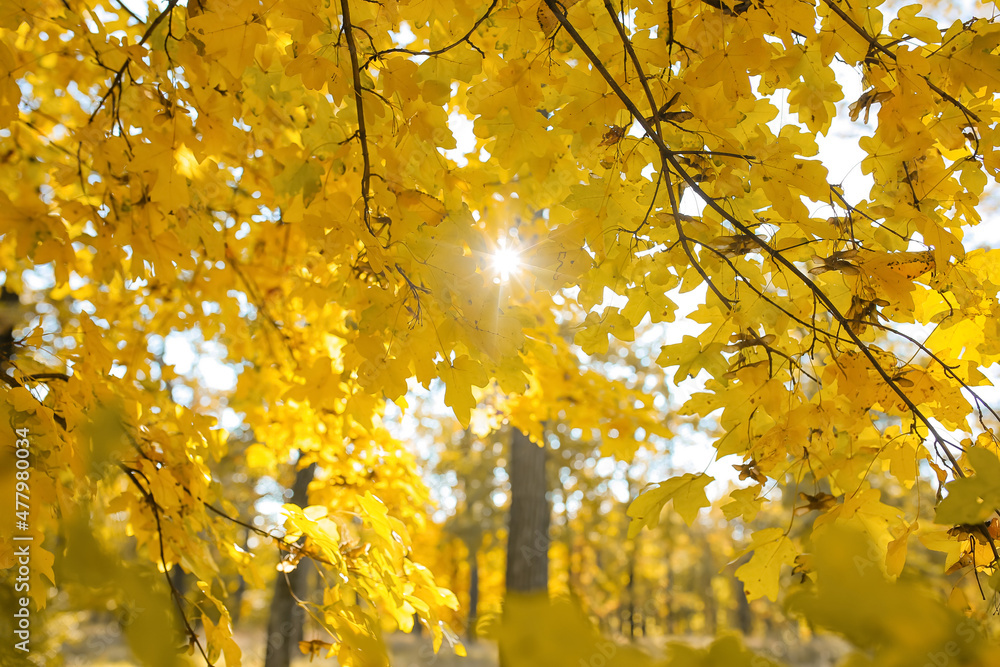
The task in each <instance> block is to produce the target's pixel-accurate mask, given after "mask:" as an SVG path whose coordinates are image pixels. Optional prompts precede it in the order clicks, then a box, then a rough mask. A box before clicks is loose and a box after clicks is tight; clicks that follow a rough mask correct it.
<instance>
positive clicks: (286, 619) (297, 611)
mask: <svg viewBox="0 0 1000 667" xmlns="http://www.w3.org/2000/svg"><path fill="white" fill-rule="evenodd" d="M315 471H316V464H315V463H313V464H310V465H308V466H306V467H304V468H299V470H298V471H297V472H296V473H295V484H294V485H293V486H292V501H291V502H292V503H293V504H295V505H298V506H299V507H306V506H307V505H308V504H309V498H308V491H309V483H310V482H311V481H312V478H313V474H314V473H315ZM302 565H304V564H303V563H300V567H296V568H295V569H294V570H292V571H291V572H287V573H282V572H279V573H278V577H277V579H276V580H275V582H274V597H273V598H271V613H270V618H269V619H268V622H267V655H266V657H265V658H264V667H289V665H290V664H291V661H292V650H293V648H294V647H295V645H296V644H297V642H298V640H299V638H300V637H302V625H303V621H304V620H305V614H304V612H303V610H302V608H301V607H300V606H299V605H298V604H297V603H296V599H300V600H301V599H303V598H304V597H305V596H306V573H307V570H306V568H305V567H302Z"/></svg>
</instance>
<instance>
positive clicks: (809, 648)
mask: <svg viewBox="0 0 1000 667" xmlns="http://www.w3.org/2000/svg"><path fill="white" fill-rule="evenodd" d="M236 639H237V641H238V642H239V644H240V646H241V647H243V667H263V664H264V658H263V633H249V632H247V633H240V632H237V637H236ZM671 641H676V642H680V643H683V644H686V645H688V646H695V647H702V646H706V645H708V644H709V643H710V642H711V641H712V639H711V638H710V637H697V636H679V637H670V638H667V640H666V641H663V640H656V641H653V640H640V641H639V642H638V648H640V649H641V650H642V651H643V652H645V653H647V654H649V655H653V656H657V657H659V656H662V655H663V654H664V646H665V645H666V643H668V642H671ZM387 643H388V646H389V651H390V654H391V662H390V664H391V665H392V667H496V666H497V651H496V645H495V644H494V643H492V642H489V641H478V642H471V643H467V644H466V650H467V652H468V656H467V657H464V658H462V657H459V656H456V655H454V654H453V653H452V652H451V651H449V650H448V649H447V648H443V649H442V650H441V651H440V652H439V653H438V654H436V655H435V654H434V652H433V650H432V649H431V641H430V639H429V638H428V637H426V636H423V637H415V636H413V635H405V634H399V633H397V634H393V635H389V636H388V637H387ZM746 644H747V646H748V648H750V649H752V650H754V651H755V652H757V653H758V654H759V655H762V656H764V657H766V658H770V659H773V660H775V661H776V662H778V663H781V664H784V665H787V666H788V667H833V666H834V665H835V664H837V662H838V661H839V660H840V659H841V658H842V657H843V656H844V655H845V653H846V644H845V643H844V642H842V641H840V640H838V639H836V638H834V637H826V636H819V637H814V638H812V639H811V640H809V641H807V642H787V641H784V640H782V639H780V638H772V639H765V638H758V637H752V638H750V639H748V640H746ZM88 653H89V655H88ZM100 653H101V654H100V655H94V654H93V652H89V651H79V650H74V649H73V648H69V647H67V650H66V651H65V653H64V654H63V657H64V658H65V659H66V663H65V664H66V665H67V667H82V666H83V665H87V666H88V667H134V666H135V665H136V664H137V663H136V662H135V661H134V660H132V659H131V656H130V652H129V649H128V647H127V646H125V645H124V643H118V642H115V643H114V644H113V645H108V646H106V648H105V649H104V650H103V651H101V652H100ZM190 664H191V665H202V664H204V663H203V662H202V661H201V660H200V657H199V659H197V660H196V659H194V658H192V659H191V660H190ZM219 664H220V665H222V664H224V661H220V663H219ZM311 664H312V665H335V664H336V661H335V660H333V659H331V660H324V659H322V658H319V659H314V660H313V662H312V663H311ZM306 665H310V661H309V658H308V656H303V655H298V654H297V655H296V657H295V658H294V659H293V661H292V667H305V666H306Z"/></svg>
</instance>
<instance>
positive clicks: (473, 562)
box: [465, 547, 479, 642]
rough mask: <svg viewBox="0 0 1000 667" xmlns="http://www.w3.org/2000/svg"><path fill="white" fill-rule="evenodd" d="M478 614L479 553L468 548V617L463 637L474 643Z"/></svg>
mask: <svg viewBox="0 0 1000 667" xmlns="http://www.w3.org/2000/svg"><path fill="white" fill-rule="evenodd" d="M478 613H479V553H478V551H477V550H476V549H474V548H471V547H470V548H469V615H468V621H467V625H466V628H465V636H466V637H467V638H468V640H469V641H471V642H474V641H476V621H477V615H478Z"/></svg>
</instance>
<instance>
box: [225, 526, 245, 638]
mask: <svg viewBox="0 0 1000 667" xmlns="http://www.w3.org/2000/svg"><path fill="white" fill-rule="evenodd" d="M243 551H246V552H249V551H250V529H249V528H244V529H243ZM236 582H237V584H236V590H235V591H233V602H232V604H231V605H229V609H230V614H231V615H232V621H233V627H234V628H235V627H236V624H237V623H239V622H240V617H241V616H242V613H241V611H242V609H243V594H244V593H246V592H247V582H246V579H244V578H243V575H242V574H237V575H236Z"/></svg>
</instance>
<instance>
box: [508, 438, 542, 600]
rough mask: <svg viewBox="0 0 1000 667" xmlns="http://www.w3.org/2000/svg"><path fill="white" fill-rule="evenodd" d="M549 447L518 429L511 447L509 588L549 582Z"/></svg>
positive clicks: (536, 587)
mask: <svg viewBox="0 0 1000 667" xmlns="http://www.w3.org/2000/svg"><path fill="white" fill-rule="evenodd" d="M545 459H546V456H545V448H544V447H539V446H538V445H536V444H534V443H533V442H531V441H530V440H528V436H527V435H525V434H524V433H522V432H521V431H518V430H516V429H515V430H514V431H513V433H512V436H511V447H510V465H509V476H510V524H509V530H508V536H507V592H508V593H510V592H518V593H537V592H542V591H547V590H548V586H549V521H550V517H549V514H550V510H549V503H548V501H547V500H546V498H545V492H546V486H547V482H546V477H545Z"/></svg>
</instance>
